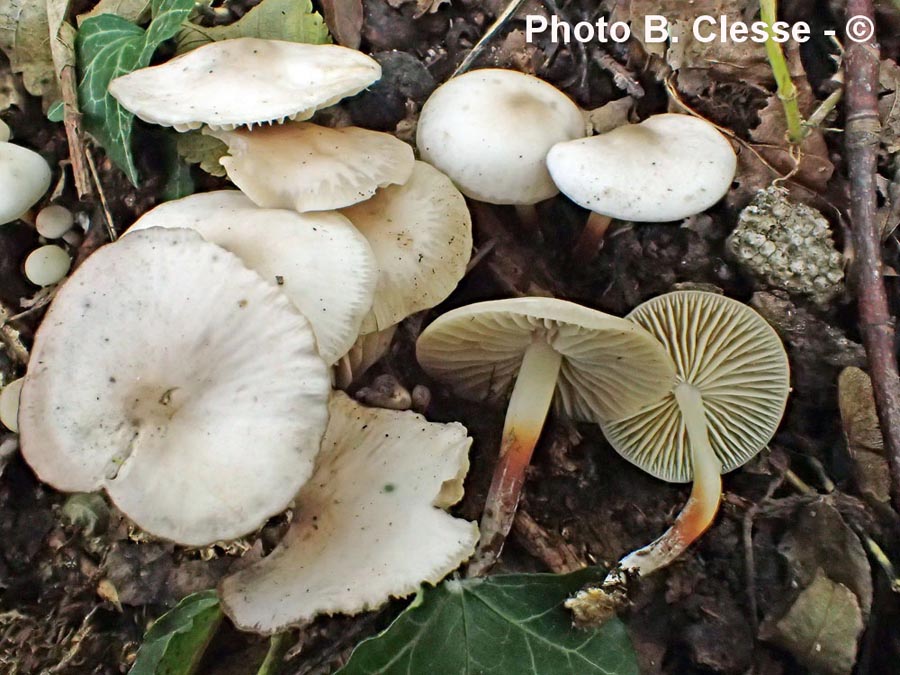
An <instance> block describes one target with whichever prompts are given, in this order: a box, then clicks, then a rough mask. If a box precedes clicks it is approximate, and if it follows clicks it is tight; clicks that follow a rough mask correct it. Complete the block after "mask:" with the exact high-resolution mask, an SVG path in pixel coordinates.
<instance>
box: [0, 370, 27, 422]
mask: <svg viewBox="0 0 900 675" xmlns="http://www.w3.org/2000/svg"><path fill="white" fill-rule="evenodd" d="M23 383H24V380H23V379H22V378H21V377H20V378H19V379H18V380H13V381H12V382H10V383H8V384H7V385H6V386H4V387H3V388H2V389H0V424H3V426H5V427H6V428H7V429H9V430H10V431H13V432H15V431H18V430H19V423H18V419H19V394H20V393H21V392H22V384H23Z"/></svg>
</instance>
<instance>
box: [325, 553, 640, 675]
mask: <svg viewBox="0 0 900 675" xmlns="http://www.w3.org/2000/svg"><path fill="white" fill-rule="evenodd" d="M604 576H605V571H604V570H600V569H599V568H588V569H586V570H581V571H579V572H575V573H573V574H567V575H554V574H514V575H508V576H496V577H489V578H486V579H467V580H464V581H456V580H452V581H446V582H444V583H443V584H441V585H440V586H438V587H437V588H428V589H425V590H423V591H421V592H420V594H419V596H418V597H417V598H416V600H415V601H414V602H413V604H412V605H410V606H409V607H408V608H407V609H406V610H405V611H404V612H403V613H402V614H401V615H400V616H399V617H398V618H397V620H396V621H394V623H393V624H391V626H390V627H388V629H387V630H385V631H384V632H383V633H381V634H380V635H377V636H376V637H374V638H371V639H369V640H366V641H364V642H362V643H360V644H359V646H357V648H356V650H355V651H354V652H353V654H352V656H351V657H350V660H349V661H348V662H347V665H346V666H345V667H344V668H342V669H341V670H340V671H338V672H339V674H340V675H374V674H375V673H379V674H380V675H394V674H396V675H401V674H403V675H405V674H406V673H431V674H432V675H456V674H457V673H459V674H460V675H464V674H467V673H473V674H474V673H478V674H479V675H490V674H494V675H508V674H509V673H515V674H516V675H547V674H548V673H552V674H553V675H637V672H638V668H637V661H636V658H635V654H634V650H633V649H632V647H631V643H630V641H629V639H628V635H627V634H626V632H625V627H624V626H623V625H622V623H621V622H620V621H619V620H618V619H613V620H612V621H609V622H607V623H606V624H605V625H604V626H603V627H602V628H600V629H596V630H590V631H585V630H580V629H576V628H573V627H572V619H571V616H570V615H569V614H568V612H566V611H565V610H564V609H563V607H562V603H563V601H564V600H565V599H566V597H568V596H569V595H570V594H571V593H573V592H575V591H576V590H578V589H579V588H581V587H582V586H583V585H584V584H586V583H588V582H590V581H597V580H600V579H602V578H603V577H604Z"/></svg>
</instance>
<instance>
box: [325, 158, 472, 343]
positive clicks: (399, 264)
mask: <svg viewBox="0 0 900 675" xmlns="http://www.w3.org/2000/svg"><path fill="white" fill-rule="evenodd" d="M342 213H343V214H344V215H345V216H347V218H349V219H350V222H352V223H353V224H354V225H355V226H356V228H357V229H359V231H360V232H362V233H363V235H364V236H365V237H366V239H368V240H369V244H370V245H371V246H372V251H373V252H374V253H375V259H376V260H377V261H378V268H379V275H378V285H377V287H376V289H375V300H374V302H373V305H372V311H371V312H370V313H369V314H368V316H367V317H366V318H365V319H364V321H363V324H362V329H361V332H362V333H373V332H375V331H377V330H384V329H386V328H389V327H390V326H392V325H394V324H395V323H397V322H399V321H401V320H403V319H405V318H406V317H407V316H409V315H410V314H414V313H415V312H419V311H421V310H423V309H428V308H430V307H434V306H435V305H436V304H438V303H439V302H441V301H442V300H444V299H445V298H446V297H447V296H448V295H450V293H451V292H452V291H453V289H454V288H456V285H457V284H458V283H459V281H460V279H462V278H463V275H465V273H466V265H467V264H468V262H469V258H470V257H471V255H472V218H471V216H470V215H469V209H468V207H467V206H466V200H465V199H464V198H463V196H462V195H461V194H460V193H459V190H457V189H456V188H455V187H454V186H453V183H452V182H451V181H450V179H449V178H447V176H445V175H444V174H442V173H441V172H440V171H438V170H437V169H435V168H434V167H432V166H430V165H428V164H426V163H425V162H416V164H415V169H414V170H413V174H412V177H411V178H410V179H409V181H408V182H407V183H406V184H404V185H392V186H391V187H387V188H384V189H383V190H379V192H378V194H376V195H375V196H374V197H373V198H372V199H370V200H368V201H365V202H362V203H361V204H356V205H355V206H351V207H349V208H346V209H344V210H343V211H342Z"/></svg>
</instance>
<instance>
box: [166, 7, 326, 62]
mask: <svg viewBox="0 0 900 675" xmlns="http://www.w3.org/2000/svg"><path fill="white" fill-rule="evenodd" d="M242 37H254V38H263V39H266V40H284V41H286V42H305V43H308V44H314V45H320V44H327V43H330V42H331V36H330V35H329V34H328V28H327V27H326V26H325V20H324V19H323V18H322V15H321V14H319V13H318V12H314V11H313V7H312V1H311V0H262V2H261V3H259V4H258V5H257V6H256V7H254V8H253V9H251V10H250V11H249V12H247V13H246V14H245V15H244V16H243V17H241V18H240V19H239V20H238V21H235V22H234V23H232V24H229V25H227V26H214V27H212V28H207V27H205V26H198V25H196V24H193V23H186V24H185V25H184V26H183V27H182V29H181V32H179V33H178V39H177V43H178V53H179V54H183V53H184V52H189V51H190V50H192V49H196V48H197V47H201V46H203V45H205V44H207V43H209V42H218V41H219V40H232V39H234V38H242Z"/></svg>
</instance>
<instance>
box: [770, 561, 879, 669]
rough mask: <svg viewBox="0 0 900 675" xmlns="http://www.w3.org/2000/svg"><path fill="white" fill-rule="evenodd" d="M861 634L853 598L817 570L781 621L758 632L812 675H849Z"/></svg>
mask: <svg viewBox="0 0 900 675" xmlns="http://www.w3.org/2000/svg"><path fill="white" fill-rule="evenodd" d="M862 630H863V620H862V612H861V611H860V608H859V603H858V602H857V599H856V596H855V595H854V594H853V591H851V590H850V589H849V588H847V587H846V586H844V585H843V584H839V583H835V582H834V581H832V580H831V579H829V578H828V577H827V576H826V575H825V573H824V572H823V571H822V570H818V572H817V573H816V576H815V578H814V579H813V582H812V583H811V584H810V585H809V586H808V587H807V588H806V589H804V590H803V591H802V592H801V593H800V595H799V596H798V597H797V599H796V600H795V601H794V603H793V605H791V608H790V609H789V610H788V612H787V614H785V615H784V616H783V617H782V618H781V619H779V620H778V621H774V622H769V621H768V620H767V622H766V623H764V624H763V626H762V627H761V628H760V637H761V638H762V639H764V640H768V641H771V642H774V643H775V644H777V645H779V646H781V647H783V648H784V649H786V650H788V651H789V652H790V653H791V654H793V655H794V658H796V659H797V661H799V662H800V663H801V664H802V665H804V666H806V667H807V668H809V669H810V670H812V671H813V672H816V673H825V674H826V675H849V673H850V672H851V671H852V670H853V664H854V663H856V651H857V641H858V640H859V636H860V634H861V633H862Z"/></svg>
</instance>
